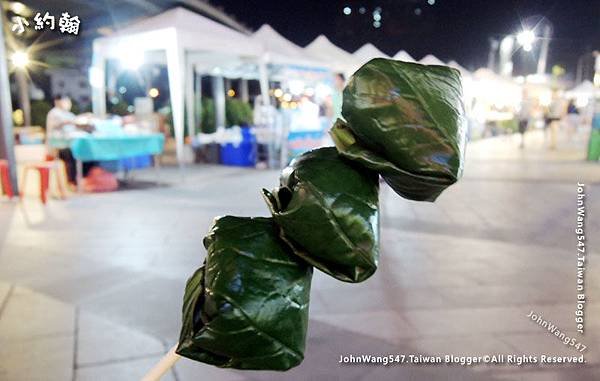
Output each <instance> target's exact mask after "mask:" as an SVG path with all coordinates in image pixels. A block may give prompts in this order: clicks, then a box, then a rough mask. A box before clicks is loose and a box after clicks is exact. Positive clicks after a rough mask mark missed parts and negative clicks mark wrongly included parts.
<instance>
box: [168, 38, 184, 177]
mask: <svg viewBox="0 0 600 381" xmlns="http://www.w3.org/2000/svg"><path fill="white" fill-rule="evenodd" d="M184 58H185V57H184V53H183V48H182V47H181V46H180V44H179V41H178V39H177V33H176V32H175V31H173V42H172V43H171V44H170V45H169V46H168V47H167V70H168V72H169V91H170V93H171V113H172V115H173V130H174V132H175V148H176V150H177V162H178V163H179V168H180V169H183V164H184V152H183V150H184V134H185V131H184V124H185V122H184V99H183V91H184V86H183V78H182V74H183V73H184V71H185V65H184Z"/></svg>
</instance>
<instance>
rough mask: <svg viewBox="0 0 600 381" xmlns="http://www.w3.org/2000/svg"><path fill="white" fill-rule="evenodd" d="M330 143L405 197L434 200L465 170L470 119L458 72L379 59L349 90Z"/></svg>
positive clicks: (353, 80) (357, 76)
mask: <svg viewBox="0 0 600 381" xmlns="http://www.w3.org/2000/svg"><path fill="white" fill-rule="evenodd" d="M342 115H343V117H344V119H345V121H346V123H343V122H342V121H340V122H337V123H336V125H335V126H334V128H333V129H332V137H333V138H334V141H335V143H336V147H337V148H338V150H339V151H340V153H341V154H342V155H343V156H345V157H346V158H348V159H351V160H355V161H358V162H360V163H361V164H362V165H364V166H366V167H367V168H370V169H373V170H376V171H378V172H379V173H380V174H381V175H382V177H383V178H384V179H385V180H386V182H387V183H388V184H389V185H390V186H391V187H392V188H393V189H394V190H395V191H396V192H397V193H398V194H400V195H401V196H403V197H406V198H408V199H412V200H427V201H434V200H435V198H436V197H437V196H438V195H439V194H440V193H441V192H442V191H443V190H444V189H445V188H446V187H448V186H449V185H451V184H453V183H455V182H456V181H457V180H458V179H459V178H460V176H461V174H462V170H463V161H464V151H465V144H466V140H465V139H466V138H465V133H466V119H465V116H464V107H463V104H462V86H461V81H460V73H459V72H458V71H457V70H454V69H452V68H449V67H446V66H426V65H420V64H415V63H408V62H401V61H395V60H389V59H383V58H376V59H373V60H371V61H369V62H368V63H366V64H365V65H364V66H362V67H361V68H360V69H359V70H358V71H357V72H356V73H354V75H353V76H352V78H351V79H350V81H349V83H348V85H347V86H346V88H345V89H344V102H343V109H342Z"/></svg>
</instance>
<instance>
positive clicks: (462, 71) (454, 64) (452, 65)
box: [446, 60, 471, 75]
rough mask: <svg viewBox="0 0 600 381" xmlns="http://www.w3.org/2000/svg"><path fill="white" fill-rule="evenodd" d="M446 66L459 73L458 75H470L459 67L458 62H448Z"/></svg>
mask: <svg viewBox="0 0 600 381" xmlns="http://www.w3.org/2000/svg"><path fill="white" fill-rule="evenodd" d="M446 65H447V66H450V67H451V68H454V69H456V70H458V71H460V74H462V75H470V74H471V72H470V71H468V70H467V69H465V68H464V67H463V66H462V65H460V64H459V63H458V62H456V61H454V60H450V61H448V63H447V64H446Z"/></svg>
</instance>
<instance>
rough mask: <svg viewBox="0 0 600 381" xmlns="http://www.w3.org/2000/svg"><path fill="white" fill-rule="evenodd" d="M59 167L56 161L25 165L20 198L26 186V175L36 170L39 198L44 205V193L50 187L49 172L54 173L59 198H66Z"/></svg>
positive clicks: (45, 198)
mask: <svg viewBox="0 0 600 381" xmlns="http://www.w3.org/2000/svg"><path fill="white" fill-rule="evenodd" d="M59 165H60V162H58V161H46V162H41V163H35V164H27V165H26V166H25V170H24V172H23V184H22V185H21V194H20V196H21V197H23V190H24V189H25V185H26V184H27V174H28V173H29V171H31V170H36V171H38V173H39V174H40V198H41V200H42V203H43V204H46V200H47V197H46V193H47V192H48V187H49V185H50V171H54V173H55V174H56V178H57V183H58V191H59V192H60V197H61V198H66V194H65V190H64V188H63V186H62V184H61V181H60V174H59V171H60V169H59Z"/></svg>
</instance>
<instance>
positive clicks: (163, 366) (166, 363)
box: [141, 344, 181, 381]
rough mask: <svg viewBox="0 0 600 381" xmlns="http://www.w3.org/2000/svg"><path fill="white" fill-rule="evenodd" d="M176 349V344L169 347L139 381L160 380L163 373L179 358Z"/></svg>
mask: <svg viewBox="0 0 600 381" xmlns="http://www.w3.org/2000/svg"><path fill="white" fill-rule="evenodd" d="M176 349H177V344H175V345H174V346H173V348H171V349H169V352H167V354H166V355H164V356H163V357H162V358H161V359H160V360H159V361H158V362H157V363H156V365H154V367H153V368H152V369H150V371H149V372H148V373H146V375H145V376H144V377H143V378H142V380H141V381H160V379H161V378H162V376H164V374H165V373H167V372H168V371H169V370H170V369H171V368H172V367H173V366H174V365H175V363H176V362H177V360H179V359H180V358H181V356H179V355H178V354H177V353H175V350H176Z"/></svg>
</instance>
